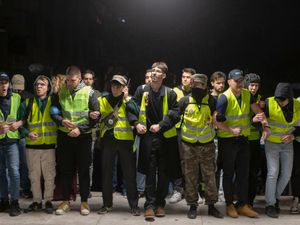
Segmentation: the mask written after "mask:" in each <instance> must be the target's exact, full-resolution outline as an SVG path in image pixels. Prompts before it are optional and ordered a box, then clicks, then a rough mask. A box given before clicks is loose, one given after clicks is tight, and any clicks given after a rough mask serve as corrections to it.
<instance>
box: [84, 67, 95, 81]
mask: <svg viewBox="0 0 300 225" xmlns="http://www.w3.org/2000/svg"><path fill="white" fill-rule="evenodd" d="M87 73H89V74H92V76H93V79H95V73H94V71H93V70H90V69H87V70H85V71H84V73H83V78H84V75H85V74H87Z"/></svg>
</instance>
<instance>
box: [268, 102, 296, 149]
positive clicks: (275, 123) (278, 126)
mask: <svg viewBox="0 0 300 225" xmlns="http://www.w3.org/2000/svg"><path fill="white" fill-rule="evenodd" d="M293 101H294V108H293V112H294V114H293V119H292V121H291V122H287V121H286V120H285V117H284V114H283V112H282V109H281V107H280V106H279V104H278V103H277V101H276V100H275V97H271V98H268V104H269V105H268V106H269V118H268V123H269V126H270V129H271V134H270V136H269V137H268V138H267V140H268V141H270V142H274V143H282V141H281V138H282V136H284V135H287V134H291V133H293V131H294V130H295V127H294V126H296V125H297V123H298V121H299V119H300V113H299V111H300V102H298V101H297V100H295V99H294V100H293Z"/></svg>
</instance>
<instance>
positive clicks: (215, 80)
mask: <svg viewBox="0 0 300 225" xmlns="http://www.w3.org/2000/svg"><path fill="white" fill-rule="evenodd" d="M225 81H226V75H225V73H223V72H221V71H217V72H214V73H213V74H212V75H211V77H210V84H211V86H212V89H211V93H210V94H211V96H213V97H214V98H215V99H216V100H218V97H219V95H220V94H221V93H223V91H224V88H225Z"/></svg>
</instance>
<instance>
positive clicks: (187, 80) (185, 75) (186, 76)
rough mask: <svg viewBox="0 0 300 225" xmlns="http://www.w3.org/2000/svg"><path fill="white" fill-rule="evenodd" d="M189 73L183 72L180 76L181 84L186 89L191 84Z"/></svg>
mask: <svg viewBox="0 0 300 225" xmlns="http://www.w3.org/2000/svg"><path fill="white" fill-rule="evenodd" d="M191 76H192V74H191V73H187V72H183V73H182V76H181V83H182V85H183V86H184V87H188V86H190V84H191Z"/></svg>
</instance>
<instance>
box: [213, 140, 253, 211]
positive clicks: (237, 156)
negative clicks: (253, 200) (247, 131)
mask: <svg viewBox="0 0 300 225" xmlns="http://www.w3.org/2000/svg"><path fill="white" fill-rule="evenodd" d="M218 141H219V142H218V143H219V149H221V154H222V155H221V160H222V162H221V164H222V169H223V189H224V196H225V200H226V204H227V205H229V204H232V203H233V195H234V193H235V188H234V187H235V185H237V196H238V204H239V205H240V206H242V205H245V204H247V203H248V178H249V162H250V149H249V142H248V140H247V138H245V137H234V138H219V140H218ZM234 175H235V180H234V179H233V178H234Z"/></svg>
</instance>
